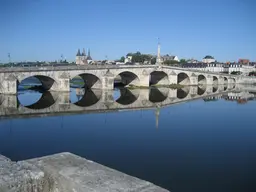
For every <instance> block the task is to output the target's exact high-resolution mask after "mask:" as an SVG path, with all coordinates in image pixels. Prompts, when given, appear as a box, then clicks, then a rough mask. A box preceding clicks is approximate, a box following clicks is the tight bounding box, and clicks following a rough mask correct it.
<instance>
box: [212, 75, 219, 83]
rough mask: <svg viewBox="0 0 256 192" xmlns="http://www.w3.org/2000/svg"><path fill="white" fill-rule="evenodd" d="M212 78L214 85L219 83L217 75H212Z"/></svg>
mask: <svg viewBox="0 0 256 192" xmlns="http://www.w3.org/2000/svg"><path fill="white" fill-rule="evenodd" d="M212 80H213V84H214V85H217V84H218V83H219V79H218V77H217V76H213V77H212Z"/></svg>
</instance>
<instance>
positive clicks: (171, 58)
mask: <svg viewBox="0 0 256 192" xmlns="http://www.w3.org/2000/svg"><path fill="white" fill-rule="evenodd" d="M165 61H178V62H179V61H180V60H179V58H178V56H173V55H168V54H167V55H163V56H162V62H165Z"/></svg>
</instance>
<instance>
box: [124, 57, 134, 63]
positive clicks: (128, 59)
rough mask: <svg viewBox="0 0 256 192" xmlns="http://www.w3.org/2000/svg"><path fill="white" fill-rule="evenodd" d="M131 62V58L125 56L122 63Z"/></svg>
mask: <svg viewBox="0 0 256 192" xmlns="http://www.w3.org/2000/svg"><path fill="white" fill-rule="evenodd" d="M131 62H132V56H126V58H125V60H124V63H131Z"/></svg>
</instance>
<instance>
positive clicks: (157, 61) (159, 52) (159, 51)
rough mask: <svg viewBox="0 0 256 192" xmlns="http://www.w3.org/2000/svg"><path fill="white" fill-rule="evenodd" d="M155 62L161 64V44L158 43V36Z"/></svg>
mask: <svg viewBox="0 0 256 192" xmlns="http://www.w3.org/2000/svg"><path fill="white" fill-rule="evenodd" d="M156 63H157V64H158V65H160V64H161V45H160V39H159V38H158V46H157V59H156Z"/></svg>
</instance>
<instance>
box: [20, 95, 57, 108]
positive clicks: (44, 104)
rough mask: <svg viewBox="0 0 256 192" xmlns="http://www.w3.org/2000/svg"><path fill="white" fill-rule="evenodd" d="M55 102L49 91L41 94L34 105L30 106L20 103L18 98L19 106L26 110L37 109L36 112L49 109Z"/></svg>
mask: <svg viewBox="0 0 256 192" xmlns="http://www.w3.org/2000/svg"><path fill="white" fill-rule="evenodd" d="M55 101H56V100H55V99H54V97H53V95H52V94H51V92H49V91H46V92H43V93H42V95H41V97H40V98H39V99H38V100H37V101H36V102H35V103H33V104H30V105H24V104H22V102H20V99H19V97H18V103H19V105H22V106H24V107H26V108H28V109H37V110H39V109H46V108H48V107H51V106H52V105H53V104H54V103H55Z"/></svg>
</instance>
